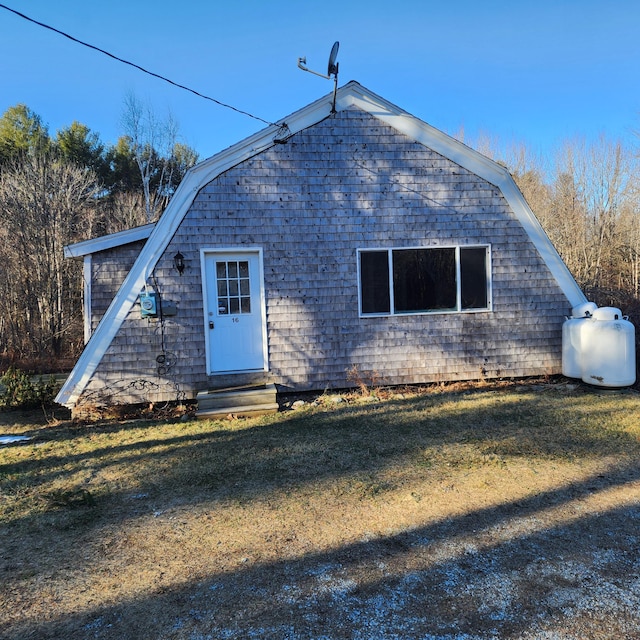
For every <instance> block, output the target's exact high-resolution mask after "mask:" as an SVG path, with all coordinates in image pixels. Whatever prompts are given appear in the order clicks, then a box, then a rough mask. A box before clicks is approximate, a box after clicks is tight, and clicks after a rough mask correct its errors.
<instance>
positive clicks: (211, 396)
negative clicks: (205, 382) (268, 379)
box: [196, 384, 278, 419]
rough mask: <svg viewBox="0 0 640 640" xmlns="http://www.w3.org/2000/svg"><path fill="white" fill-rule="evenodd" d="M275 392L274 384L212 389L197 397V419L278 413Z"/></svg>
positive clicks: (202, 392)
mask: <svg viewBox="0 0 640 640" xmlns="http://www.w3.org/2000/svg"><path fill="white" fill-rule="evenodd" d="M276 396H277V391H276V387H275V385H274V384H264V385H255V386H247V387H236V388H228V389H214V390H209V391H201V392H200V393H198V395H197V398H196V399H197V401H198V410H197V412H196V417H197V418H203V419H208V418H215V417H219V416H227V415H229V414H231V415H237V416H249V415H259V414H265V413H275V412H276V411H278V403H277V401H276Z"/></svg>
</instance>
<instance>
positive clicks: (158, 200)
mask: <svg viewBox="0 0 640 640" xmlns="http://www.w3.org/2000/svg"><path fill="white" fill-rule="evenodd" d="M122 124H123V127H124V130H125V133H126V135H127V137H128V140H129V142H130V145H131V151H132V152H133V155H134V157H135V160H136V163H137V165H138V169H139V170H140V178H141V180H142V193H143V197H144V206H145V212H146V218H147V219H146V222H153V221H154V220H157V218H158V217H159V215H160V213H161V212H162V209H163V208H164V207H165V206H166V203H167V201H168V199H169V197H170V196H171V194H172V191H173V189H174V176H173V163H172V162H171V157H172V153H173V149H174V147H175V145H176V141H177V135H178V125H177V122H176V121H175V119H174V118H173V117H172V116H171V114H169V115H168V116H167V118H166V120H164V121H161V120H159V119H158V118H157V116H156V115H155V113H154V111H153V110H152V109H151V107H150V106H148V105H147V106H145V105H144V104H142V103H141V102H140V100H138V98H136V96H135V95H134V94H132V93H130V94H128V95H127V96H126V97H125V106H124V113H123V116H122Z"/></svg>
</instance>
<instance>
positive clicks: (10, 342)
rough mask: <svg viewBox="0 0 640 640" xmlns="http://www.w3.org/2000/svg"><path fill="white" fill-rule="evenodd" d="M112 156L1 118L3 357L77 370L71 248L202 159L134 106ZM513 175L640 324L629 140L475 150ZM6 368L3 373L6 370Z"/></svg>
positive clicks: (150, 202) (130, 102) (154, 200)
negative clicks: (64, 363) (65, 363)
mask: <svg viewBox="0 0 640 640" xmlns="http://www.w3.org/2000/svg"><path fill="white" fill-rule="evenodd" d="M122 126H123V135H122V136H121V137H120V138H119V139H118V140H117V142H116V143H115V144H113V145H105V144H104V143H103V142H102V141H101V140H100V137H99V135H98V134H97V133H95V132H93V131H91V130H90V129H89V128H88V127H87V126H86V125H84V124H81V123H79V122H73V123H72V124H71V125H69V126H68V127H66V128H63V129H61V130H59V131H57V132H56V134H55V135H51V134H50V133H49V131H48V129H47V127H46V126H45V125H44V124H43V121H42V119H41V118H40V116H39V115H37V114H35V113H34V112H33V111H31V110H30V109H29V108H28V107H27V106H26V105H23V104H18V105H16V106H13V107H10V108H9V109H7V111H6V112H5V113H4V115H3V116H2V117H1V118H0V239H1V241H0V260H1V261H2V265H3V269H2V270H0V358H4V360H5V361H7V360H9V361H11V360H18V361H22V362H24V361H25V360H29V359H32V360H34V361H39V362H41V363H42V362H43V361H47V360H50V361H53V362H56V363H59V362H60V361H61V360H64V359H69V360H73V359H75V358H76V357H77V355H78V354H79V351H80V350H81V348H82V343H83V330H82V317H81V316H82V311H81V299H80V296H81V290H82V286H81V278H82V265H81V264H79V262H78V261H74V260H65V259H64V257H63V247H64V246H65V245H67V244H70V243H73V242H78V241H80V240H85V239H88V238H91V237H96V236H99V235H102V234H105V233H113V232H116V231H120V230H123V229H127V228H131V227H134V226H137V225H140V224H145V223H148V222H153V221H155V220H157V219H158V217H159V216H160V215H161V213H162V211H163V210H164V208H165V207H166V205H167V203H168V201H169V199H170V198H171V196H172V194H173V193H174V191H175V189H176V188H177V186H178V184H179V183H180V181H181V180H182V178H183V176H184V174H185V173H186V171H187V170H188V169H189V168H190V167H191V166H193V165H194V164H195V163H196V161H197V159H198V158H197V154H196V152H195V151H194V150H193V149H192V148H190V147H188V146H187V145H184V144H181V143H180V142H178V127H177V125H176V123H175V121H173V120H172V118H170V117H169V118H166V119H164V120H159V119H158V118H157V117H156V116H155V114H154V113H153V111H152V110H151V109H150V108H149V107H147V106H145V105H144V104H142V103H141V102H140V101H139V100H137V98H136V97H135V96H133V95H130V96H128V97H127V98H126V99H125V104H124V109H123V118H122ZM455 137H457V138H458V139H461V140H462V141H463V142H467V143H468V144H470V146H472V147H475V148H476V149H477V150H478V151H480V152H481V153H483V154H485V155H487V156H489V157H492V158H493V159H494V160H496V161H498V162H500V163H502V164H503V165H504V166H506V167H507V168H508V169H509V171H510V172H511V174H512V175H513V177H514V179H515V181H516V183H517V184H518V186H519V187H520V189H521V191H522V192H523V194H524V196H525V198H526V199H527V201H528V202H529V204H530V206H531V208H532V209H533V211H534V213H535V214H536V216H537V218H538V219H539V220H540V222H541V224H542V226H543V228H544V230H545V231H546V233H547V235H548V236H549V238H550V239H551V241H552V242H553V244H554V245H555V247H556V249H557V250H558V252H559V253H560V255H561V256H562V258H563V259H564V261H565V263H566V264H567V266H568V268H569V270H570V271H571V273H572V274H573V276H574V277H575V279H576V281H577V282H578V284H579V285H580V287H581V288H582V289H583V290H584V291H585V293H586V294H587V297H588V298H589V299H591V300H593V301H594V302H597V303H598V304H599V305H614V306H618V307H621V308H623V311H624V312H625V313H629V314H630V315H632V318H631V319H632V320H638V321H640V303H638V300H637V299H638V295H639V293H640V170H639V169H640V166H639V164H638V162H639V160H638V153H637V151H636V149H635V147H634V145H633V142H634V138H632V139H631V140H630V141H627V142H625V141H622V140H612V139H609V138H607V137H606V136H604V135H603V136H601V137H600V138H599V139H597V140H595V141H591V142H587V141H585V140H579V139H574V140H567V141H565V142H563V143H562V144H560V145H559V146H558V149H557V152H556V153H555V154H553V155H551V156H546V157H543V156H541V155H540V154H536V153H534V152H533V151H532V149H531V148H530V147H528V146H527V145H526V144H512V145H508V146H505V145H502V144H500V142H499V141H496V140H492V139H491V138H489V137H487V136H481V137H479V138H478V139H476V140H473V141H471V142H469V141H465V140H464V134H463V133H462V132H460V133H458V134H457V135H455ZM634 315H635V317H633V316H634ZM0 365H1V362H0Z"/></svg>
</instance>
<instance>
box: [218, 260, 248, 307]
mask: <svg viewBox="0 0 640 640" xmlns="http://www.w3.org/2000/svg"><path fill="white" fill-rule="evenodd" d="M216 279H217V282H216V284H217V292H218V313H219V314H220V315H227V314H230V313H231V314H234V313H235V314H237V313H251V284H250V279H249V262H248V261H246V260H241V261H237V260H229V261H217V262H216Z"/></svg>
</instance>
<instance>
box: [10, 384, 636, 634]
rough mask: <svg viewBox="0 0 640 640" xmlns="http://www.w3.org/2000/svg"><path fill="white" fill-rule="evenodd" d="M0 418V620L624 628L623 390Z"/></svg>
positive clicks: (105, 630) (86, 630) (632, 425)
mask: <svg viewBox="0 0 640 640" xmlns="http://www.w3.org/2000/svg"><path fill="white" fill-rule="evenodd" d="M0 433H2V434H14V435H18V434H22V435H28V436H31V437H32V440H30V441H28V442H25V443H14V444H11V445H7V446H4V447H0V490H1V494H0V576H1V577H2V579H1V580H0V637H2V638H6V639H8V640H9V639H10V640H14V639H17V638H39V639H40V638H107V639H116V638H118V639H121V638H189V639H193V640H195V639H200V638H215V639H217V638H274V639H276V638H277V639H281V638H289V639H291V640H293V639H296V640H297V639H311V638H314V639H318V640H320V639H321V638H332V639H333V638H335V639H339V638H353V639H358V638H362V639H369V640H371V639H374V638H423V639H430V638H434V639H435V638H438V639H446V638H451V639H454V638H457V639H465V640H468V639H472V638H474V639H475V638H527V639H529V638H541V639H542V638H548V639H551V638H640V614H639V613H638V611H639V609H640V579H638V577H637V576H638V575H640V559H639V558H638V554H637V549H638V543H639V542H640V532H639V528H638V525H639V523H640V465H639V463H638V459H639V458H638V455H639V454H640V401H639V396H638V395H637V394H636V393H635V392H631V391H629V392H624V393H617V394H612V393H609V394H607V393H596V392H593V391H589V390H586V389H585V388H584V387H581V386H575V385H566V384H542V383H541V384H529V385H523V384H519V385H504V386H503V387H502V388H499V389H495V388H492V387H489V386H485V387H480V388H476V389H461V388H458V389H456V388H453V389H452V388H448V387H442V388H440V389H432V390H429V391H426V392H422V393H419V394H414V393H405V394H399V393H392V392H388V393H386V394H385V396H384V399H380V394H378V396H376V394H375V393H371V392H370V390H369V391H368V392H367V394H363V395H354V396H351V397H344V396H343V397H340V398H336V397H332V396H323V397H321V398H319V399H318V401H317V402H315V403H307V404H306V405H305V406H304V407H303V408H302V409H299V410H296V411H288V412H285V413H280V414H278V415H277V416H271V417H265V418H260V419H253V420H229V421H218V422H195V421H186V422H183V421H171V422H150V421H137V422H136V421H131V422H126V423H103V424H93V425H82V424H74V423H69V422H61V423H57V424H48V425H36V424H33V423H28V422H25V420H24V418H20V416H18V415H17V414H3V415H2V416H1V417H0Z"/></svg>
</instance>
